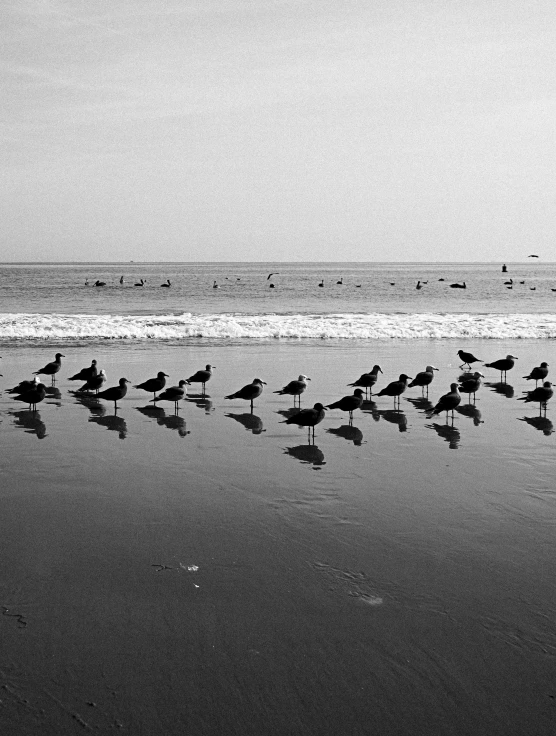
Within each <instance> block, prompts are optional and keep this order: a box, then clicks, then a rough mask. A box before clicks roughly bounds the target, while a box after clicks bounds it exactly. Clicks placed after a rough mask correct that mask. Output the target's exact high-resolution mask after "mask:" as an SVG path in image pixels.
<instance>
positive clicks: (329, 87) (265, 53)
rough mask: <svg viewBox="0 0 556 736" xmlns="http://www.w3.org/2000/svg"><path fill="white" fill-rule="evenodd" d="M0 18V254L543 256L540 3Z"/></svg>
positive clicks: (282, 5)
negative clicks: (0, 67)
mask: <svg viewBox="0 0 556 736" xmlns="http://www.w3.org/2000/svg"><path fill="white" fill-rule="evenodd" d="M0 14H1V18H0V41H1V43H0V59H1V65H2V70H1V71H2V74H1V78H2V83H1V84H2V98H3V101H2V106H1V113H0V115H1V118H0V119H1V120H2V151H1V156H0V167H1V169H2V172H1V181H2V184H1V187H2V192H1V195H2V196H1V202H2V205H1V206H2V212H1V218H0V221H1V234H0V235H1V243H2V245H1V254H0V260H4V261H10V260H33V261H35V260H50V261H55V260H124V261H128V260H131V259H133V260H179V261H198V260H215V261H218V260H265V261H268V260H270V261H275V260H302V261H315V260H334V261H337V260H354V261H373V260H380V261H384V260H394V261H406V260H407V261H409V260H422V261H428V260H432V261H435V260H440V261H459V260H461V261H473V260H499V261H506V260H507V261H513V260H522V259H526V257H527V255H528V254H530V253H537V254H539V255H540V257H541V258H544V259H545V260H556V259H555V258H554V242H555V239H556V232H555V217H556V206H555V205H556V201H555V200H556V196H555V195H556V104H555V100H556V97H555V88H556V64H555V54H556V52H555V49H556V22H555V21H556V5H555V4H554V2H553V0H546V1H545V0H539V1H538V2H535V0H530V2H508V1H507V0H480V1H474V0H464V1H461V2H456V1H455V0H452V1H450V0H436V1H433V0H430V1H429V0H334V1H333V2H330V1H329V0H307V1H306V0H191V1H189V0H83V1H80V0H4V2H2V8H1V10H0Z"/></svg>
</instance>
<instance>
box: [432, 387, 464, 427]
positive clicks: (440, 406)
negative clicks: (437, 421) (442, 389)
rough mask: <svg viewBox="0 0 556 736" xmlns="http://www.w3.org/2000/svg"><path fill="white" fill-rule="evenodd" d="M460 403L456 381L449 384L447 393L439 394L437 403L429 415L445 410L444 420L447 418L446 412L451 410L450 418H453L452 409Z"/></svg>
mask: <svg viewBox="0 0 556 736" xmlns="http://www.w3.org/2000/svg"><path fill="white" fill-rule="evenodd" d="M460 403H461V396H460V393H459V390H458V385H457V383H452V384H450V391H449V392H448V393H447V394H444V396H441V397H440V399H439V400H438V403H437V404H436V406H435V407H434V409H433V410H432V412H431V413H430V415H429V418H430V417H433V416H434V415H435V414H440V413H441V412H443V411H445V412H446V421H447V420H448V412H450V411H451V412H452V419H453V418H454V409H455V408H456V406H459V405H460Z"/></svg>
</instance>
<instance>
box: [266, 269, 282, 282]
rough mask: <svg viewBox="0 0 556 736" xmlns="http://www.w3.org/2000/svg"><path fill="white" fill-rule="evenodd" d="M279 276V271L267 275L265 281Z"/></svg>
mask: <svg viewBox="0 0 556 736" xmlns="http://www.w3.org/2000/svg"><path fill="white" fill-rule="evenodd" d="M279 275H280V271H274V272H273V273H269V274H268V276H267V277H266V280H267V281H270V279H271V278H272V277H273V276H279Z"/></svg>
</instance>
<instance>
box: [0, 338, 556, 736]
mask: <svg viewBox="0 0 556 736" xmlns="http://www.w3.org/2000/svg"><path fill="white" fill-rule="evenodd" d="M460 347H461V344H460V343H457V344H456V343H453V342H451V341H437V342H434V341H412V342H404V341H390V342H376V343H373V344H370V343H365V344H357V345H353V344H352V345H348V346H346V345H345V344H344V345H342V344H340V343H335V344H330V343H326V344H318V343H316V342H315V343H314V344H307V343H303V344H296V343H295V342H290V343H276V344H269V343H257V342H253V343H250V344H247V345H246V344H242V345H239V344H236V345H207V344H206V343H203V341H197V342H192V343H191V344H189V345H188V346H185V347H184V346H164V345H160V344H157V345H153V346H149V345H141V346H133V345H123V344H122V345H115V344H109V345H107V346H106V347H102V348H98V347H97V348H95V349H94V352H93V351H92V350H91V348H87V347H69V346H68V347H64V348H63V349H61V352H62V353H64V355H65V356H66V358H65V359H64V362H63V367H62V370H61V371H60V374H59V378H58V380H57V382H56V386H57V388H58V389H59V395H58V394H57V393H55V392H53V393H51V395H50V396H48V397H47V399H46V400H45V401H44V402H43V403H42V404H40V405H39V410H38V412H37V413H36V414H34V415H33V414H32V413H31V412H29V411H28V410H27V408H26V407H25V406H23V405H19V404H18V403H17V402H15V401H13V398H12V397H10V396H9V395H7V394H6V393H5V392H4V393H3V394H2V396H1V397H0V442H1V447H2V453H1V457H0V479H1V482H0V487H1V491H0V496H1V500H2V515H1V517H0V551H1V557H2V563H3V564H2V570H3V574H2V579H1V582H0V606H2V608H1V612H2V615H0V628H1V633H2V643H3V647H2V648H3V657H2V661H1V662H0V685H1V691H0V701H1V703H0V730H1V731H2V733H6V734H8V733H9V734H17V735H18V736H19V735H20V734H44V735H46V736H49V735H50V734H52V735H56V736H60V734H73V733H82V732H83V731H84V730H85V731H87V730H92V731H95V732H97V733H112V732H113V731H114V730H120V731H121V732H122V733H129V734H134V735H143V734H144V735H146V734H176V735H177V734H180V735H181V734H227V735H228V734H230V735H231V734H233V735H234V736H235V735H236V734H237V735H238V736H240V735H241V736H246V735H247V734H249V735H251V734H253V735H256V734H258V735H260V734H272V735H276V736H283V735H284V734H292V735H293V734H301V733H303V734H315V735H319V736H321V735H324V734H338V733H350V734H372V733H377V732H380V733H382V734H415V733H426V734H439V735H440V734H442V735H443V736H444V735H445V734H489V736H493V735H494V734H500V736H502V734H503V735H504V736H508V734H516V735H517V734H525V733H539V734H545V733H546V734H548V733H550V732H551V729H552V727H553V722H554V717H555V708H556V699H555V698H556V689H555V686H554V682H555V680H554V677H555V674H556V667H555V658H554V655H555V652H556V649H555V647H556V634H555V630H554V624H553V622H554V614H555V609H556V596H555V593H554V585H553V575H552V569H553V562H554V539H553V530H554V522H555V518H556V516H555V507H554V494H555V492H556V491H555V488H554V481H553V467H554V442H555V438H554V435H553V434H552V431H553V428H552V423H551V422H549V421H548V422H545V423H542V422H541V423H539V422H536V420H535V419H534V418H535V417H536V415H537V414H538V407H537V406H535V405H530V404H526V405H524V404H523V403H521V402H518V401H517V397H518V396H520V395H521V392H522V391H523V390H525V389H526V388H530V387H531V382H529V383H527V382H526V381H524V380H523V379H522V378H521V376H523V375H525V374H526V373H528V372H529V370H530V369H531V368H532V367H533V366H534V365H538V364H539V363H540V361H541V360H547V361H548V362H549V363H550V362H551V356H550V355H547V354H546V353H547V348H548V347H549V345H548V344H547V343H546V342H544V341H543V342H539V341H530V342H528V341H520V342H519V343H516V342H512V343H509V342H508V343H506V342H504V341H496V342H492V341H483V342H479V343H476V344H474V345H473V349H474V351H476V354H477V355H478V356H480V357H482V358H483V359H484V360H487V361H491V360H494V359H497V358H499V357H502V356H504V355H505V354H506V353H508V352H512V353H514V354H515V355H517V356H518V358H519V360H518V362H517V366H516V368H515V369H514V370H513V371H512V372H511V373H510V374H509V375H508V383H510V384H511V385H512V386H513V387H514V390H515V394H514V396H513V398H509V397H508V396H506V395H505V394H503V393H499V392H497V391H495V390H493V389H492V387H488V386H483V387H482V388H481V390H480V392H479V394H478V395H477V405H476V406H477V408H478V410H479V412H480V415H478V414H477V413H476V412H475V413H474V414H473V413H472V412H468V414H469V415H467V416H466V415H462V414H458V415H456V420H455V423H454V428H450V426H448V427H447V425H446V424H445V418H444V416H442V417H436V418H435V419H431V420H428V419H427V418H426V417H425V415H424V414H423V413H422V411H420V409H419V406H418V405H415V404H414V403H412V402H410V401H407V400H406V398H407V399H417V398H418V397H419V396H420V390H418V389H411V390H408V391H407V392H406V394H405V395H404V397H403V398H402V412H401V413H397V412H393V411H392V408H393V404H392V400H391V399H388V398H378V399H376V400H375V401H374V404H371V405H366V406H365V407H364V410H363V411H359V412H357V413H356V416H355V418H354V422H353V425H354V426H353V427H349V425H348V418H347V416H346V415H344V414H342V413H341V412H339V411H330V412H328V414H327V417H326V419H325V420H324V422H323V423H322V424H320V425H319V426H318V427H317V428H316V439H315V445H308V443H307V433H306V431H305V430H303V429H298V428H297V427H292V426H288V425H285V424H280V421H282V420H283V419H284V418H285V417H286V416H287V411H288V409H290V408H291V407H292V406H293V401H292V400H291V399H289V398H288V397H281V396H278V395H276V394H273V393H272V391H274V390H277V389H279V388H281V387H282V386H283V385H284V384H285V383H287V382H288V381H289V380H291V379H292V378H296V377H297V376H298V375H299V374H300V373H305V374H307V375H308V376H310V377H311V379H312V380H311V382H310V384H309V388H308V390H307V392H306V393H305V394H304V395H303V398H302V406H304V407H305V406H311V405H312V404H313V403H315V402H316V401H322V403H325V404H326V403H331V402H332V401H334V400H336V399H338V398H340V397H341V396H342V395H344V394H347V393H350V392H351V389H349V388H348V387H347V386H346V384H347V383H349V382H351V381H353V380H355V379H356V378H357V377H358V376H359V375H360V374H361V373H362V372H364V371H367V370H370V368H371V367H372V365H373V364H374V363H375V362H376V363H379V364H380V365H381V366H382V368H383V370H384V376H383V377H381V378H380V380H379V383H378V386H379V387H382V386H384V385H386V383H387V382H389V381H391V380H394V379H395V378H397V376H398V374H399V373H401V372H406V373H408V374H409V375H411V376H414V375H415V373H416V372H417V371H418V370H423V369H424V367H425V365H426V364H427V363H432V364H433V365H435V366H437V367H438V368H439V372H438V374H437V376H436V377H435V381H434V383H433V385H432V387H431V390H430V398H431V400H432V401H433V402H434V401H435V400H436V399H437V398H438V397H439V396H440V395H441V394H443V393H446V391H447V390H448V388H449V384H450V383H451V382H452V381H453V380H456V378H457V376H458V375H460V373H461V372H460V371H459V370H458V365H459V360H458V358H457V356H456V352H457V350H458V349H459V348H460ZM54 352H56V351H55V350H53V349H52V348H39V347H34V348H28V347H20V348H15V349H11V350H10V353H9V355H7V354H5V353H4V360H3V363H2V372H3V374H4V377H3V378H2V379H0V380H1V381H2V384H1V385H2V387H3V388H4V389H5V388H8V387H11V386H12V385H14V384H15V383H17V382H18V381H19V380H21V379H22V378H28V377H30V374H31V371H33V370H36V369H37V368H39V367H41V366H42V365H44V363H45V362H48V361H49V360H51V359H52V358H53V354H54ZM93 357H95V358H97V360H98V362H99V366H100V367H103V368H105V369H106V371H107V373H108V377H109V378H108V383H107V385H115V384H116V383H117V380H118V378H120V376H125V377H126V378H129V379H130V380H131V381H132V382H133V383H139V382H141V381H143V380H145V379H146V378H149V377H151V376H154V375H155V374H156V372H157V371H159V370H163V371H165V372H166V373H168V374H169V375H170V378H169V384H172V385H173V384H176V383H177V382H178V381H179V379H180V378H187V377H188V375H191V373H193V372H194V371H195V370H197V369H198V368H200V367H203V366H204V365H205V364H206V363H211V364H213V365H215V366H216V368H215V371H214V377H213V379H212V380H211V382H210V383H209V384H208V385H207V394H208V395H209V397H210V398H209V401H208V402H207V401H200V400H199V399H197V400H195V396H194V395H195V394H197V393H198V391H199V389H198V388H197V387H190V390H189V393H190V400H189V401H187V402H185V403H184V404H183V405H182V406H181V408H180V411H179V418H177V417H175V416H174V410H173V406H172V405H171V404H166V405H165V406H164V408H160V409H154V410H153V408H152V407H153V405H152V403H149V399H150V398H152V397H151V396H149V395H148V394H146V393H144V392H141V391H138V390H136V389H133V388H131V389H130V391H129V393H128V395H127V396H126V397H125V399H124V400H122V401H121V402H120V408H119V410H118V412H117V414H116V415H114V410H113V407H112V405H110V404H108V403H106V402H105V403H104V409H100V408H98V406H97V404H96V402H86V403H83V402H81V401H79V400H78V399H77V398H76V397H74V396H72V395H71V394H70V393H69V390H71V389H74V388H76V387H77V385H78V384H75V383H73V384H72V383H71V382H69V381H68V380H67V378H68V376H70V375H72V374H73V373H75V372H76V371H77V370H79V368H81V367H83V366H85V365H88V364H89V363H90V361H91V358H93ZM483 372H485V374H486V378H485V381H486V382H493V383H495V382H497V381H498V375H497V374H496V372H495V371H492V370H489V369H485V370H484V371H483ZM254 377H260V378H261V379H263V380H264V381H266V382H267V384H268V385H267V386H266V387H265V391H264V393H263V395H262V396H261V397H260V398H259V399H258V400H257V401H256V402H255V409H254V412H253V414H251V413H250V409H249V404H248V403H247V402H243V401H227V400H225V399H224V396H225V395H227V394H229V393H231V392H233V391H235V390H237V389H239V388H240V387H241V386H242V385H244V384H245V383H249V382H250V381H251V380H252V379H253V378H254ZM464 402H466V398H465V399H464ZM551 413H552V412H551V408H550V407H549V411H548V418H549V419H550V417H551Z"/></svg>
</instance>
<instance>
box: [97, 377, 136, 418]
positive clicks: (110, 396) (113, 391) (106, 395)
mask: <svg viewBox="0 0 556 736" xmlns="http://www.w3.org/2000/svg"><path fill="white" fill-rule="evenodd" d="M128 383H131V381H128V380H127V378H120V380H119V382H118V386H111V387H110V388H107V389H105V390H104V391H101V392H100V393H98V394H97V399H106V401H113V402H114V411H116V409H117V408H118V407H117V405H116V402H117V401H119V400H120V399H123V398H124V396H125V395H126V394H127V384H128Z"/></svg>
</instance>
